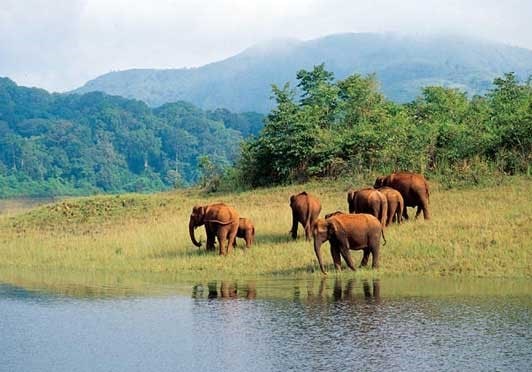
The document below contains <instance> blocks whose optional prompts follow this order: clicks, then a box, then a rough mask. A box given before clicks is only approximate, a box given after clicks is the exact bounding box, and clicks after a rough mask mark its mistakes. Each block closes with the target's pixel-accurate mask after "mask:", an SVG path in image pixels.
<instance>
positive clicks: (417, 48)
mask: <svg viewBox="0 0 532 372" xmlns="http://www.w3.org/2000/svg"><path fill="white" fill-rule="evenodd" d="M322 62H324V63H325V65H326V67H327V69H328V70H330V71H332V72H333V73H334V74H335V77H336V78H338V79H342V78H344V77H346V76H347V75H350V74H353V73H359V74H370V73H376V74H377V78H378V80H379V81H380V82H381V83H382V86H381V87H382V91H383V93H384V94H385V96H386V97H387V98H389V99H392V100H394V101H397V102H407V101H411V100H412V99H414V98H415V97H416V96H417V95H419V94H420V88H421V87H424V86H427V85H442V86H446V87H456V88H461V89H463V90H465V91H467V92H468V93H470V94H482V93H485V92H486V90H487V89H489V88H490V86H491V83H492V81H493V79H494V78H495V77H497V76H500V75H502V74H503V73H505V72H510V71H513V72H515V73H516V75H517V76H518V77H519V78H522V79H525V78H526V77H528V75H530V74H532V51H530V50H527V49H522V48H517V47H512V46H508V45H504V44H499V43H492V42H487V41H481V40H477V39H469V38H463V37H430V38H429V37H425V38H417V37H406V36H397V35H393V34H371V33H360V34H337V35H331V36H327V37H324V38H320V39H315V40H310V41H297V40H276V41H272V42H269V43H265V44H259V45H256V46H253V47H251V48H249V49H247V50H245V51H243V52H242V53H239V54H237V55H235V56H233V57H230V58H228V59H226V60H223V61H219V62H215V63H211V64H208V65H205V66H202V67H198V68H183V69H168V70H156V69H133V70H126V71H118V72H111V73H108V74H105V75H102V76H100V77H97V78H96V79H94V80H91V81H89V82H87V83H86V84H85V85H84V86H83V87H81V88H79V89H77V90H76V91H75V92H77V93H86V92H91V91H103V92H106V93H109V94H116V95H120V96H123V97H127V98H135V99H139V100H142V101H144V102H146V103H147V104H148V105H150V106H159V105H161V104H163V103H166V102H174V101H178V100H185V101H189V102H192V103H193V104H195V105H198V106H199V107H201V108H203V109H215V108H219V107H224V108H227V109H229V110H232V111H238V112H241V111H257V112H263V113H265V112H268V111H269V110H270V109H271V108H272V105H273V103H272V102H271V101H270V99H269V97H270V95H271V84H272V83H274V84H278V85H279V84H283V83H284V82H287V81H291V82H294V81H295V79H294V77H295V75H296V72H297V71H298V70H300V69H311V68H312V67H313V66H314V65H317V64H320V63H322Z"/></svg>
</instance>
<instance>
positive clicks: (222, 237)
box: [216, 227, 233, 256]
mask: <svg viewBox="0 0 532 372" xmlns="http://www.w3.org/2000/svg"><path fill="white" fill-rule="evenodd" d="M216 235H217V237H218V244H220V255H221V256H225V255H226V254H227V249H228V248H229V247H227V246H226V245H225V241H226V240H227V229H224V228H223V227H220V228H219V229H218V232H217V234H216ZM232 243H233V242H231V244H232Z"/></svg>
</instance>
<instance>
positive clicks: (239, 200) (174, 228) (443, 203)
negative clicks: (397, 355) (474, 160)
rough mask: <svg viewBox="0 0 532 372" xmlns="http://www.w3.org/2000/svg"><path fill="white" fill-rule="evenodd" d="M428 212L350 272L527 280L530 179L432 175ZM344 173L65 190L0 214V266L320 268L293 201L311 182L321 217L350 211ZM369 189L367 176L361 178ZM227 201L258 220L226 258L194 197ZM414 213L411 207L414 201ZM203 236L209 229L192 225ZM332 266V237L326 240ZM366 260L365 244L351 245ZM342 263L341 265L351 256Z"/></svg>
mask: <svg viewBox="0 0 532 372" xmlns="http://www.w3.org/2000/svg"><path fill="white" fill-rule="evenodd" d="M431 185H432V192H431V204H430V208H431V212H432V220H430V221H424V220H423V219H419V220H417V221H413V220H411V221H409V222H407V223H404V224H403V225H401V226H397V225H394V226H391V227H389V228H387V229H386V231H385V234H386V239H387V241H388V244H386V245H385V246H384V247H382V250H381V268H380V269H379V270H376V271H374V270H370V269H360V270H358V272H357V273H355V274H354V273H352V272H348V271H347V270H345V269H344V272H343V274H342V276H356V277H359V276H363V277H381V276H397V275H403V276H404V275H409V276H410V275H415V276H419V275H423V276H431V277H439V276H466V277H511V278H530V277H531V276H532V268H531V265H530V261H529V259H530V253H531V251H532V249H531V248H532V243H531V242H530V238H531V236H532V220H531V219H532V217H531V213H530V210H531V208H532V200H531V198H530V195H529V190H530V189H531V186H532V182H531V181H530V179H527V178H524V177H509V178H507V179H505V180H504V182H503V183H502V184H501V185H499V186H492V187H484V188H480V187H479V188H469V189H462V190H443V189H442V188H439V187H438V184H436V183H431ZM349 186H351V185H349V184H348V183H347V182H345V181H339V182H332V181H327V182H320V183H310V184H306V185H297V186H290V187H276V188H270V189H259V190H254V191H249V192H243V193H238V194H230V193H229V194H214V195H212V194H211V195H207V194H204V193H202V192H200V191H197V190H185V191H175V192H167V193H159V194H154V195H137V194H127V195H118V196H116V195H113V196H96V197H87V198H76V199H66V200H63V201H61V202H59V203H56V204H49V205H44V206H41V207H37V208H34V209H31V210H29V211H27V212H22V213H18V214H15V215H12V214H8V215H0V269H9V270H13V269H16V270H22V271H32V270H34V271H39V270H68V271H77V272H93V271H98V272H109V273H114V274H121V273H123V274H126V273H137V274H142V273H146V274H147V273H165V274H168V275H171V276H179V277H180V278H189V279H191V280H194V279H223V278H235V277H239V278H250V277H256V276H269V277H272V276H286V275H288V276H292V277H307V276H309V275H311V276H317V277H319V276H321V274H320V273H319V269H318V266H317V261H316V258H315V255H314V251H313V248H312V244H311V242H306V241H305V240H304V239H303V238H302V237H301V234H302V229H301V227H300V230H299V233H300V238H299V239H298V240H297V241H292V240H291V239H290V237H289V234H288V230H289V229H290V226H291V213H290V208H289V205H288V199H289V197H290V195H291V194H293V193H296V192H299V191H301V190H303V189H305V190H307V191H309V192H312V193H314V194H315V195H317V196H318V197H319V198H320V200H321V201H322V205H323V210H322V215H324V214H325V213H328V212H330V211H335V210H345V209H346V207H347V204H346V197H345V195H346V190H347V189H348V187H349ZM354 186H355V187H361V186H364V185H354ZM215 201H224V202H226V203H228V204H230V205H232V206H234V207H235V208H236V209H237V210H238V211H239V212H240V214H241V216H245V217H250V218H251V219H253V221H254V222H255V226H256V230H257V236H256V243H255V245H254V246H253V247H252V248H251V249H249V250H245V249H244V248H243V241H240V240H239V245H238V247H237V249H236V250H235V251H234V253H233V254H232V255H230V256H227V257H220V256H218V255H217V254H215V253H211V252H206V251H205V249H204V248H200V249H198V248H196V247H194V246H193V245H192V243H191V242H190V238H189V236H188V217H189V214H190V211H191V209H192V206H193V205H195V204H207V203H212V202H215ZM410 214H411V215H412V214H413V210H412V209H410ZM196 233H197V235H201V237H202V240H203V241H205V233H204V229H203V228H200V229H198V230H196ZM323 253H324V257H325V258H326V263H327V265H328V270H329V272H330V274H331V275H333V268H332V260H331V258H330V254H329V249H328V243H326V244H325V245H324V247H323ZM351 254H352V255H353V257H354V259H355V260H356V261H357V262H358V261H359V260H360V258H361V255H362V253H361V252H360V251H352V252H351ZM344 268H345V263H344Z"/></svg>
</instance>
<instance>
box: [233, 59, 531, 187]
mask: <svg viewBox="0 0 532 372" xmlns="http://www.w3.org/2000/svg"><path fill="white" fill-rule="evenodd" d="M297 81H298V84H297V88H298V89H297V91H296V90H295V89H292V88H291V86H290V85H289V84H288V83H286V84H285V85H284V86H283V87H282V88H281V87H277V86H276V85H274V86H273V96H274V98H275V101H276V103H277V106H276V107H275V108H274V109H273V110H272V111H271V112H270V114H268V116H267V118H266V122H265V127H264V129H263V131H262V132H261V133H260V135H259V136H258V137H257V138H256V139H251V140H250V141H248V142H247V143H246V144H245V146H244V147H243V152H242V155H241V159H240V161H239V164H238V165H237V170H238V171H237V172H236V176H235V175H233V179H236V180H239V181H240V182H241V183H244V184H247V185H249V186H251V187H256V186H265V185H275V184H286V183H290V182H294V181H301V180H308V179H311V178H324V177H329V178H331V177H332V178H337V177H341V176H345V175H353V174H355V175H360V174H362V175H364V174H371V173H374V172H379V173H383V174H387V173H389V172H391V171H394V170H410V171H415V172H420V173H423V174H426V175H429V176H432V177H433V178H437V179H439V180H440V181H441V182H442V183H443V184H444V186H446V187H453V186H456V185H459V184H479V183H482V182H484V181H486V180H488V181H489V182H492V183H493V182H495V183H496V182H497V180H499V179H500V177H502V175H504V174H529V173H530V162H531V160H532V79H529V80H528V81H527V82H524V83H522V82H519V81H518V79H517V78H516V76H515V74H513V73H508V74H505V75H504V76H503V77H500V78H496V79H495V80H494V82H493V89H492V90H490V91H489V92H488V93H487V94H486V95H485V96H475V97H473V98H468V96H467V95H466V94H465V93H464V92H461V91H459V90H456V89H451V88H444V87H426V88H424V89H423V93H422V95H421V96H420V97H418V98H417V99H416V100H415V101H413V102H411V103H408V104H405V105H399V104H396V103H393V102H391V101H388V100H387V99H386V98H385V97H384V96H383V95H382V94H381V93H380V92H379V90H378V83H377V80H376V78H375V76H374V75H368V76H360V75H357V74H354V75H350V76H348V77H346V78H345V79H343V80H338V81H335V80H334V75H333V73H332V72H330V71H327V70H326V69H325V66H324V65H323V64H321V65H319V66H315V67H314V68H313V69H312V70H310V71H307V70H300V71H299V72H298V74H297ZM297 92H300V94H297ZM239 174H240V176H239Z"/></svg>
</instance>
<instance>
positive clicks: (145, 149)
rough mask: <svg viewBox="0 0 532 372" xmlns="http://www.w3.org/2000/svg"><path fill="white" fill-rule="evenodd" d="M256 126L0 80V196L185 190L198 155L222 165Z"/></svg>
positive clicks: (234, 118) (238, 117)
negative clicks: (167, 189) (45, 89)
mask: <svg viewBox="0 0 532 372" xmlns="http://www.w3.org/2000/svg"><path fill="white" fill-rule="evenodd" d="M261 120H262V115H260V114H256V113H245V114H235V113H231V112H229V111H227V110H217V111H214V112H204V111H202V110H200V109H198V108H196V107H195V106H193V105H191V104H188V103H185V102H176V103H172V104H166V105H164V106H161V107H159V108H156V109H150V108H149V107H148V106H147V105H146V104H144V103H142V102H140V101H134V100H128V99H124V98H121V97H115V96H107V95H105V94H102V93H89V94H85V95H81V96H80V95H58V94H49V93H47V92H46V91H44V90H40V89H34V88H24V87H19V86H17V85H16V84H15V83H13V82H12V81H10V80H9V79H0V197H13V196H21V195H24V196H46V195H83V194H92V193H95V192H123V191H133V192H145V191H153V190H161V189H165V188H169V187H176V186H177V187H180V186H184V185H187V184H191V183H194V182H196V181H197V180H198V179H199V177H200V173H199V172H198V164H199V159H200V157H201V156H209V158H210V159H211V161H212V163H213V165H214V166H216V167H226V166H228V165H229V164H231V163H232V162H233V161H234V160H235V159H236V157H237V155H238V152H239V144H240V141H242V138H243V135H245V136H250V135H253V134H255V133H256V132H257V131H258V128H259V125H260V123H261ZM226 123H227V124H226Z"/></svg>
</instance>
